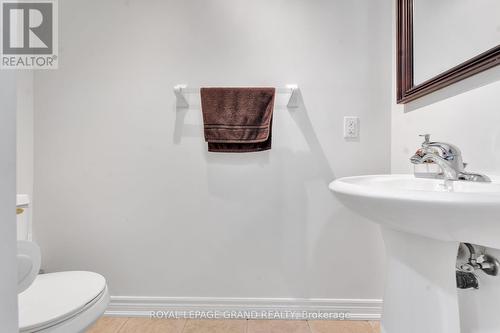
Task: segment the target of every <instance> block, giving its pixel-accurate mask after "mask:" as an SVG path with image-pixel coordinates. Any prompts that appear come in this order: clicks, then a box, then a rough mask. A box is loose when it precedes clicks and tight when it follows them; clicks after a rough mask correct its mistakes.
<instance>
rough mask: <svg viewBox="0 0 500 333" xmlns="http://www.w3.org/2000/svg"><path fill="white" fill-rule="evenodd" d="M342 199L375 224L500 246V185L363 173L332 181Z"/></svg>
mask: <svg viewBox="0 0 500 333" xmlns="http://www.w3.org/2000/svg"><path fill="white" fill-rule="evenodd" d="M330 189H331V190H332V191H333V192H335V194H336V196H337V197H338V198H339V199H340V201H341V202H342V203H343V204H344V205H345V206H347V207H348V208H350V209H352V210H354V211H355V212H357V213H358V214H361V215H363V216H365V217H367V218H369V219H371V220H372V221H374V222H377V223H379V224H381V225H385V226H388V227H390V228H393V229H396V230H400V231H405V232H410V233H414V234H417V235H422V236H426V237H431V238H436V239H440V240H445V241H459V242H470V243H474V244H481V245H485V246H489V247H494V248H500V184H499V183H496V182H494V181H493V182H492V183H476V182H465V181H458V182H450V183H449V186H445V185H444V181H443V180H438V179H424V178H415V177H414V176H413V175H379V176H359V177H347V178H341V179H338V180H336V181H334V182H332V183H331V184H330Z"/></svg>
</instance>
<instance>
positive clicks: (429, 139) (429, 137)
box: [419, 134, 431, 144]
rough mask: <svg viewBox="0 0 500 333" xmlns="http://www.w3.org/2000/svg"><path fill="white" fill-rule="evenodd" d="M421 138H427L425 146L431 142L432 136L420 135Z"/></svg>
mask: <svg viewBox="0 0 500 333" xmlns="http://www.w3.org/2000/svg"><path fill="white" fill-rule="evenodd" d="M419 136H420V137H423V138H425V141H424V144H425V143H430V142H431V135H430V134H420V135H419Z"/></svg>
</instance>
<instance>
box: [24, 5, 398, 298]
mask: <svg viewBox="0 0 500 333" xmlns="http://www.w3.org/2000/svg"><path fill="white" fill-rule="evenodd" d="M60 12H61V13H60V27H61V29H60V46H61V52H60V62H59V64H60V69H59V70H56V71H45V72H37V73H36V74H35V148H34V150H35V199H36V202H37V207H36V208H37V209H36V210H35V217H34V223H35V232H36V234H37V240H38V242H39V244H40V245H41V248H42V251H43V266H44V268H45V269H46V270H48V271H56V270H68V269H88V270H93V271H97V272H100V273H102V274H104V275H105V276H106V277H107V279H108V281H109V284H110V287H111V291H112V294H113V295H136V296H186V297H188V296H192V297H198V296H207V297H270V298H275V297H296V298H309V297H316V298H359V299H369V298H381V296H382V289H383V271H384V270H383V257H384V252H383V244H382V241H381V237H380V235H379V231H378V228H377V227H376V226H375V225H374V224H371V223H369V222H367V221H365V220H362V219H361V218H358V217H356V216H353V215H352V214H350V213H349V212H348V211H346V210H345V209H344V208H343V207H341V205H340V204H339V203H338V202H336V201H335V199H334V197H333V195H332V194H331V193H330V192H329V191H328V188H327V184H328V183H329V182H330V181H332V180H333V179H334V178H335V177H341V176H347V175H358V174H369V173H386V172H388V171H389V161H390V156H389V149H388V147H389V144H390V134H389V131H390V112H389V111H390V108H391V104H390V99H389V96H390V87H389V85H387V84H384V82H390V74H391V69H390V66H391V60H390V59H391V55H390V47H391V40H390V38H391V36H390V31H391V5H390V2H388V1H372V0H363V1H361V0H359V1H340V0H338V1H331V0H317V1H309V0H291V1H290V0H272V1H269V0H258V1H244V0H232V1H223V0H211V1H201V0H198V1H196V0H190V1H173V0H172V1H152V0H151V1H118V0H116V1H97V0H93V1H81V0H80V1H77V0H67V1H64V3H61V6H60ZM179 83H188V84H190V85H192V86H200V85H226V86H227V85H274V86H278V87H281V86H284V85H285V84H287V83H298V84H299V85H300V87H301V90H302V94H303V101H304V107H302V108H299V109H298V110H287V109H286V108H285V107H284V102H283V101H280V102H279V103H278V104H279V105H278V107H277V108H276V110H275V117H274V128H273V131H274V133H273V148H272V150H271V151H268V152H263V153H257V154H239V155H238V154H209V153H207V152H206V144H205V142H204V140H203V133H202V121H201V114H200V109H199V101H196V100H195V99H193V102H194V103H195V104H197V106H195V107H193V108H191V109H190V110H189V111H176V110H175V109H174V104H175V100H174V96H173V93H172V87H173V86H174V85H175V84H179ZM345 115H358V116H360V117H361V124H362V128H361V132H362V133H361V139H360V140H359V142H346V141H344V139H343V137H342V121H343V117H344V116H345Z"/></svg>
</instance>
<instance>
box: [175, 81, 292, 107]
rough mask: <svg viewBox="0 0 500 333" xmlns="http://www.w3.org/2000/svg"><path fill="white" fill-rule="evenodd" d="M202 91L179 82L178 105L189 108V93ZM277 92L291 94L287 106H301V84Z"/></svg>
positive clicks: (176, 91) (279, 89) (290, 85)
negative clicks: (187, 96)
mask: <svg viewBox="0 0 500 333" xmlns="http://www.w3.org/2000/svg"><path fill="white" fill-rule="evenodd" d="M198 93H200V89H199V88H191V87H188V85H187V84H178V85H176V86H174V94H175V97H176V104H175V105H176V107H177V108H181V109H185V108H189V102H188V99H187V98H186V95H187V94H198ZM276 93H277V94H289V95H290V97H289V99H288V103H287V105H286V106H287V107H288V108H297V107H298V106H299V86H298V85H296V84H287V85H286V87H285V88H278V89H276Z"/></svg>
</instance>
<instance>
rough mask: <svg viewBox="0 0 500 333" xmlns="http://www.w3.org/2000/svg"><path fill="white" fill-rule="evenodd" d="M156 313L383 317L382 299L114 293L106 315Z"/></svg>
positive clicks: (346, 317)
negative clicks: (126, 294)
mask: <svg viewBox="0 0 500 333" xmlns="http://www.w3.org/2000/svg"><path fill="white" fill-rule="evenodd" d="M152 313H155V314H156V315H157V316H161V315H164V316H168V317H171V316H172V315H173V314H175V317H178V318H193V316H194V317H196V318H206V317H203V316H207V315H210V314H211V315H212V316H213V314H214V313H217V314H219V315H221V314H222V315H223V316H224V317H218V318H229V317H226V316H229V315H231V316H232V318H238V319H266V318H267V319H271V318H270V317H272V319H297V320H303V319H338V318H335V314H337V315H339V314H340V315H341V316H345V319H349V320H380V317H381V315H382V300H379V299H300V298H299V299H292V298H215V297H135V296H112V297H111V302H110V304H109V306H108V309H107V310H106V313H105V315H107V316H119V317H152ZM318 313H321V314H326V317H325V316H324V315H323V317H319V316H318ZM280 314H281V315H282V316H281V317H280V318H277V317H278V316H279V315H280ZM235 316H236V317H235ZM273 316H274V317H273ZM315 316H318V317H316V318H315ZM328 316H329V317H328ZM340 319H342V318H340Z"/></svg>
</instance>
